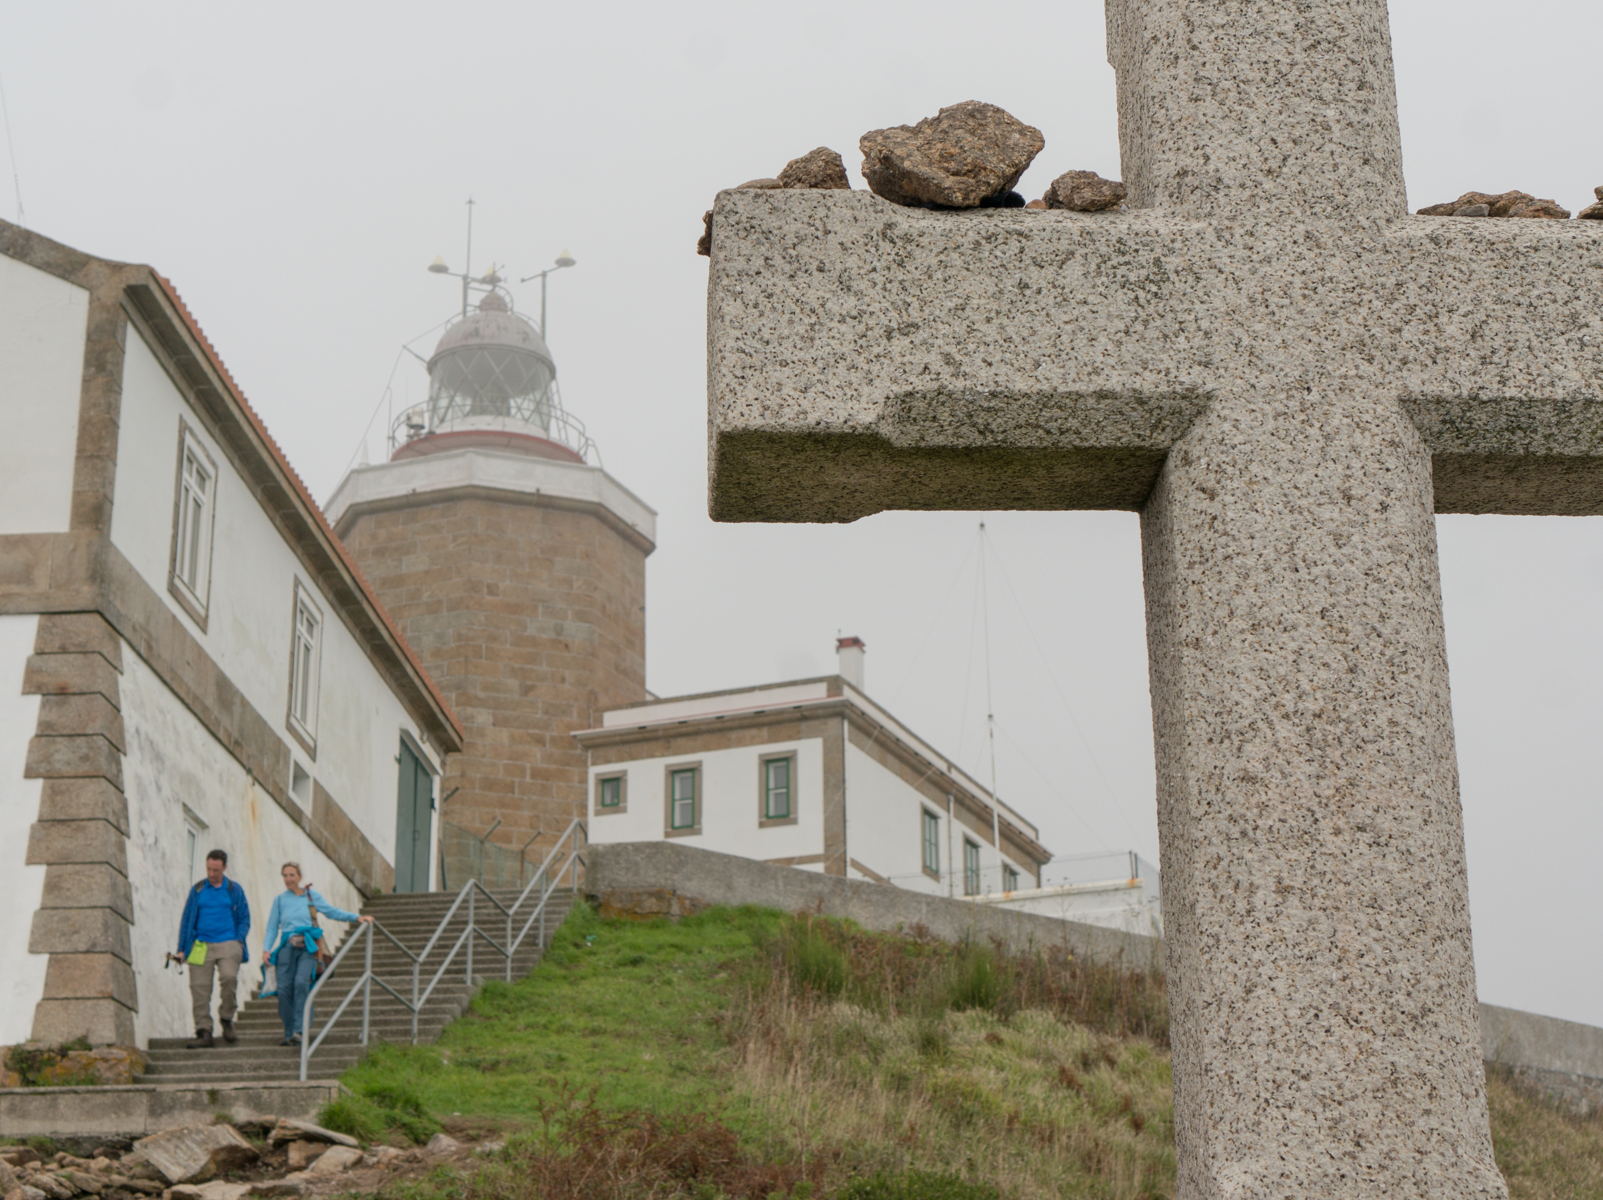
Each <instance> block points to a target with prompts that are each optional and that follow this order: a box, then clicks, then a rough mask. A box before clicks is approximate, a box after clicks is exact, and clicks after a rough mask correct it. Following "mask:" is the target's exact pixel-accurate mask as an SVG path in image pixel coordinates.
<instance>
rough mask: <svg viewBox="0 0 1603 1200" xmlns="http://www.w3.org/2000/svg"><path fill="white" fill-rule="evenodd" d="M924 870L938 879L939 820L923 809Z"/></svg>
mask: <svg viewBox="0 0 1603 1200" xmlns="http://www.w3.org/2000/svg"><path fill="white" fill-rule="evenodd" d="M923 813H924V825H923V834H924V839H923V840H924V869H925V870H926V871H928V872H929V873H930V874H932V875H934V876H936V877H937V878H939V877H940V874H941V819H940V818H939V817H938V816H936V815H935V814H934V813H932V812H930V810H929V809H927V808H926V809H924V810H923Z"/></svg>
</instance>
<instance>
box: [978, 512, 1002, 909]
mask: <svg viewBox="0 0 1603 1200" xmlns="http://www.w3.org/2000/svg"><path fill="white" fill-rule="evenodd" d="M980 620H981V622H982V624H983V626H984V629H985V728H986V733H987V735H988V736H989V738H990V743H991V841H992V844H993V845H994V846H995V847H996V874H997V880H998V882H997V888H998V890H1002V885H1001V879H1002V811H1001V805H1002V801H1001V799H1000V798H999V797H998V796H997V794H996V706H995V705H994V704H992V703H991V605H990V595H989V593H988V591H987V589H986V585H985V522H984V521H981V522H980Z"/></svg>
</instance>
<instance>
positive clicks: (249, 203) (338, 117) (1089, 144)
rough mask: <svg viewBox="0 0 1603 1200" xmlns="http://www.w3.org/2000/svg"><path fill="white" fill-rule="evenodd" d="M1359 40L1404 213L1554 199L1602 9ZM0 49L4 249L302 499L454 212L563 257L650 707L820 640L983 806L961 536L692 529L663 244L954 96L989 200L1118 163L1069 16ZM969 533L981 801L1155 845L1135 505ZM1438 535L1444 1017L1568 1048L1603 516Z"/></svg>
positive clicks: (795, 664)
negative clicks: (736, 196) (1449, 707)
mask: <svg viewBox="0 0 1603 1200" xmlns="http://www.w3.org/2000/svg"><path fill="white" fill-rule="evenodd" d="M1392 19H1393V47H1394V53H1395V58H1396V64H1397V80H1398V97H1399V103H1400V108H1401V115H1402V132H1403V151H1404V166H1405V169H1406V171H1407V177H1408V184H1409V203H1410V207H1411V208H1417V207H1419V206H1421V205H1424V204H1430V203H1434V202H1438V201H1441V200H1445V199H1451V198H1453V197H1455V196H1457V195H1459V194H1460V193H1461V192H1464V191H1467V190H1471V189H1475V190H1482V191H1492V192H1497V191H1502V190H1506V189H1508V188H1513V187H1518V188H1520V189H1522V190H1525V191H1528V192H1533V193H1535V194H1536V195H1538V196H1542V197H1553V198H1555V199H1557V200H1558V201H1559V202H1560V203H1561V204H1563V205H1564V206H1565V207H1567V208H1569V209H1571V210H1572V211H1573V210H1576V209H1579V208H1580V207H1582V206H1583V205H1585V204H1587V203H1590V202H1591V199H1592V193H1591V189H1592V187H1593V186H1594V185H1597V184H1603V133H1600V132H1599V130H1600V126H1599V124H1598V121H1597V119H1596V114H1597V106H1598V97H1597V95H1596V90H1597V86H1598V82H1599V73H1598V70H1597V65H1596V57H1595V55H1596V48H1597V47H1598V46H1599V45H1603V10H1600V9H1599V8H1598V6H1597V5H1596V4H1594V3H1582V2H1580V0H1555V2H1554V3H1549V4H1546V5H1542V6H1518V7H1517V8H1516V7H1515V6H1511V5H1506V4H1490V3H1484V2H1483V0H1460V2H1458V3H1452V4H1448V3H1429V4H1427V3H1419V2H1415V3H1397V4H1394V5H1393V13H1392ZM0 30H3V31H4V33H3V36H0V85H3V87H4V91H5V97H6V100H7V102H8V109H9V117H10V127H11V132H12V135H13V138H14V143H13V147H12V148H13V149H14V152H15V158H16V166H17V171H18V175H19V177H20V183H21V198H22V202H23V204H24V206H25V209H26V220H27V224H28V225H29V226H30V227H31V228H33V229H36V230H38V231H39V232H41V233H44V234H46V235H48V236H50V237H53V238H55V239H57V240H59V241H63V242H66V243H67V244H69V245H73V246H76V247H79V248H81V249H83V250H86V251H88V252H90V253H93V254H97V255H102V256H105V257H109V258H119V259H125V260H132V261H142V262H148V263H150V264H152V265H154V266H155V267H156V268H157V269H158V270H160V271H162V272H163V273H164V274H166V275H167V276H168V277H169V278H171V279H172V280H173V281H174V283H175V284H176V286H177V287H178V289H179V291H180V292H181V293H182V294H183V296H184V298H185V299H186V301H187V302H188V304H189V305H190V307H191V308H192V309H193V311H194V312H195V314H196V315H197V317H198V319H199V321H200V322H201V324H202V326H203V327H204V328H205V330H206V331H207V333H208V335H209V336H210V338H211V339H212V341H213V342H214V343H215V344H216V346H217V347H218V349H219V351H220V353H221V355H222V357H223V359H224V361H225V362H226V363H227V364H228V365H229V367H230V368H231V370H232V371H233V373H234V375H235V377H236V378H237V379H238V380H239V381H240V383H241V385H242V386H243V388H244V390H245V392H246V394H247V395H248V396H249V398H250V400H251V402H252V403H253V404H254V406H255V407H256V408H257V410H258V411H259V412H260V413H261V414H262V416H263V418H264V419H265V421H266V422H267V424H268V426H269V428H270V429H271V430H272V432H273V433H274V434H275V436H276V437H277V438H278V440H279V441H280V443H281V444H282V445H283V446H284V448H285V450H286V451H287V453H288V455H289V458H290V460H291V461H292V462H293V463H294V464H295V465H296V466H297V468H298V469H299V470H300V471H301V473H302V474H303V476H304V477H305V479H306V480H307V482H308V484H309V485H310V486H311V488H312V490H313V492H314V494H316V495H317V496H318V497H319V498H325V499H326V498H327V496H328V495H329V494H330V493H331V492H332V491H333V489H334V487H335V485H336V484H337V483H338V482H339V479H340V478H341V476H342V474H343V472H344V471H345V469H346V467H347V465H348V464H349V463H350V462H351V461H353V460H354V459H355V458H356V457H357V455H358V453H359V448H360V446H361V444H362V442H363V439H364V431H365V437H366V441H367V445H368V453H369V455H370V456H371V457H372V458H373V459H374V460H375V461H376V460H377V459H378V457H380V456H381V455H382V453H383V448H382V447H383V428H382V427H383V424H384V421H385V413H386V411H387V410H389V411H396V412H398V411H399V410H400V408H402V407H404V405H405V404H407V403H412V402H416V401H417V400H419V399H421V398H422V396H423V394H424V384H425V378H424V374H423V368H422V366H421V365H420V364H419V363H417V362H416V361H415V360H413V359H411V358H409V357H408V356H406V355H403V354H401V353H400V352H399V346H400V344H401V343H402V342H403V341H406V340H408V339H411V338H414V337H415V336H416V335H418V334H420V333H421V332H422V331H424V330H427V329H430V328H431V327H433V326H435V325H437V324H438V323H439V322H441V321H443V320H444V319H445V318H447V317H448V316H450V315H451V313H452V311H453V308H454V302H455V299H456V293H455V291H454V289H453V284H452V281H450V280H443V279H440V278H437V277H435V276H431V275H429V274H427V273H426V272H425V270H424V268H425V266H426V265H427V264H428V262H429V261H430V260H431V259H432V258H433V257H434V256H435V255H436V254H440V255H443V256H444V257H445V258H446V260H447V261H448V262H449V263H450V265H451V266H452V267H453V268H456V269H460V268H461V267H462V265H463V240H464V212H465V208H464V201H465V199H466V198H467V196H468V195H469V194H470V193H471V194H472V195H473V197H474V198H475V199H476V201H477V202H478V204H477V208H476V226H475V237H474V261H473V264H472V265H473V267H474V268H475V269H476V270H482V269H484V268H485V267H487V266H488V265H489V264H490V262H491V261H492V259H493V261H494V262H495V263H496V264H498V265H502V264H504V267H505V269H504V270H503V271H502V273H503V274H504V275H509V276H512V277H513V278H516V277H518V276H521V275H528V274H530V273H532V272H533V271H535V270H539V269H541V268H543V267H545V266H548V265H549V264H550V263H551V260H552V259H553V258H554V257H555V256H556V255H557V253H558V252H559V251H560V250H562V249H564V248H568V249H571V251H572V253H573V255H574V256H575V257H576V258H577V260H578V266H577V267H576V268H574V269H573V270H569V271H563V272H561V273H560V274H559V275H557V276H555V277H554V278H553V280H552V284H551V320H550V330H549V332H550V338H549V340H550V343H551V347H552V351H553V353H554V355H555V357H556V360H557V365H558V371H559V375H560V379H561V381H562V387H563V394H564V397H565V399H566V402H567V405H568V407H569V409H570V410H571V411H573V412H574V413H576V414H577V415H578V416H579V417H581V418H582V419H583V420H584V421H585V422H586V423H587V424H588V426H589V428H590V431H591V433H592V434H593V435H594V436H595V437H596V438H597V440H598V442H599V443H600V445H601V448H602V453H603V456H604V460H605V465H606V467H607V469H608V470H609V471H610V472H611V473H612V474H613V475H615V476H616V477H617V478H618V479H619V480H620V481H622V482H623V483H624V484H625V485H626V486H628V487H629V488H631V489H632V490H633V491H635V492H636V493H637V494H638V495H640V496H641V497H642V498H643V499H644V500H645V501H646V502H648V503H649V504H651V505H653V506H654V507H655V508H656V509H657V510H658V511H659V513H660V518H659V543H658V549H657V551H656V553H655V555H653V557H652V558H651V560H650V563H649V570H648V616H649V623H648V648H647V655H648V659H647V661H648V682H649V685H650V687H651V688H652V689H653V690H654V691H655V692H657V693H658V694H661V695H671V694H676V693H682V692H690V691H701V690H709V689H713V688H720V687H732V686H738V685H742V684H749V683H759V682H767V681H772V680H776V679H782V678H792V677H798V676H805V675H813V674H820V673H824V672H826V671H830V670H833V644H834V641H833V639H834V637H835V636H836V634H837V633H847V634H857V635H859V636H861V637H863V638H864V639H865V640H866V642H867V643H868V668H867V673H868V688H869V691H870V693H871V694H872V695H874V696H875V698H876V699H878V700H880V701H881V702H882V703H884V704H885V705H886V706H887V707H888V708H889V709H890V710H891V711H892V712H894V713H896V714H897V715H898V716H899V717H901V718H902V719H903V720H905V721H907V722H908V723H909V724H911V725H912V727H913V728H914V729H916V730H918V731H919V732H920V733H921V734H922V735H923V736H924V737H926V738H928V739H929V740H931V741H932V742H933V743H934V744H935V745H937V746H938V747H941V748H942V749H944V750H945V751H947V752H948V753H950V754H953V755H954V756H955V757H957V758H958V759H959V760H960V761H962V762H963V763H964V765H965V766H966V767H967V768H968V769H970V770H971V771H975V772H977V773H979V775H980V777H981V778H985V777H986V775H987V774H988V765H987V764H986V762H985V760H984V759H983V757H982V755H983V753H984V750H985V744H984V739H983V732H984V714H985V686H984V655H983V646H984V632H985V631H984V628H983V624H982V622H981V620H980V604H979V591H978V588H979V583H980V580H979V577H978V573H977V571H978V563H979V560H980V556H979V552H978V535H977V532H976V530H977V525H978V522H979V521H980V520H981V519H982V515H981V514H962V513H944V514H906V513H893V514H883V515H880V516H877V517H873V518H869V519H867V520H864V521H860V522H858V523H856V524H855V525H851V526H844V527H818V526H784V527H780V526H730V525H724V526H719V525H714V524H712V523H711V522H710V521H709V520H708V519H707V516H706V493H705V471H706V452H705V441H706V425H705V420H706V417H705V307H704V305H705V296H706V269H707V260H706V259H703V258H698V257H697V256H696V255H695V253H694V244H695V240H696V237H697V235H698V234H699V232H700V217H701V213H702V211H703V209H705V208H707V207H708V206H709V205H710V203H711V200H712V197H713V194H714V192H715V191H717V190H718V189H719V188H721V187H727V186H730V185H733V184H735V183H738V182H741V181H742V180H745V179H748V178H751V177H753V176H761V175H772V174H776V173H777V172H778V171H779V169H780V168H781V167H782V166H783V165H784V164H785V162H786V161H787V160H788V159H790V158H793V157H795V156H797V155H799V154H802V153H805V152H806V151H808V150H810V149H812V148H813V147H815V146H818V145H828V146H830V147H832V148H834V149H836V150H838V151H840V152H841V154H842V155H843V157H844V158H845V160H846V163H847V166H848V169H849V170H850V171H851V173H852V176H853V181H854V184H856V185H858V186H861V182H860V179H859V177H858V174H857V168H858V165H859V162H860V156H859V155H858V154H857V152H856V142H857V138H858V136H859V135H860V134H862V133H863V132H864V131H866V130H868V129H872V128H877V127H880V126H884V125H891V124H899V123H903V122H911V121H915V120H917V119H919V118H921V117H924V116H928V115H931V114H933V113H934V111H935V110H936V109H937V108H938V107H940V106H941V105H944V104H950V103H954V102H956V101H958V100H965V99H982V100H988V101H991V102H993V103H996V104H1000V105H1002V106H1003V107H1004V108H1006V109H1008V110H1009V111H1010V112H1012V113H1013V114H1014V115H1015V116H1017V117H1019V118H1021V119H1022V120H1025V121H1028V122H1030V123H1031V124H1034V125H1036V126H1037V127H1039V128H1040V129H1041V130H1042V131H1043V133H1044V134H1045V136H1046V150H1045V151H1044V152H1043V153H1042V154H1041V156H1040V157H1039V158H1038V159H1037V160H1036V164H1035V166H1033V167H1032V168H1031V170H1030V171H1029V173H1028V174H1027V175H1026V176H1025V178H1024V180H1023V182H1022V184H1021V188H1020V190H1022V191H1024V192H1025V194H1026V195H1032V196H1033V195H1039V194H1040V193H1041V191H1042V190H1044V188H1045V185H1046V184H1047V183H1048V182H1049V181H1050V180H1051V179H1052V178H1053V177H1055V176H1056V175H1058V174H1059V173H1061V172H1062V171H1065V170H1068V169H1071V168H1089V169H1093V170H1097V171H1099V172H1101V173H1102V174H1103V175H1105V176H1109V177H1115V178H1116V177H1118V176H1119V174H1120V171H1119V155H1118V142H1117V129H1116V126H1115V118H1114V91H1113V73H1112V70H1111V69H1110V68H1109V67H1108V66H1107V63H1106V53H1105V42H1104V31H1103V14H1102V9H1101V5H1100V4H1097V3H1090V2H1081V3H1068V4H1043V3H1020V4H1014V5H1010V6H1006V7H1005V8H1002V7H998V6H994V5H977V4H972V3H969V4H954V3H938V2H923V3H918V4H911V3H903V4H896V5H889V4H863V3H852V4H842V3H811V4H807V5H789V6H783V7H781V6H777V5H754V4H749V3H745V4H734V3H729V4H700V5H690V4H683V5H671V6H670V5H645V4H626V5H607V6H602V5H572V4H569V5H563V6H554V5H531V4H527V3H519V4H503V3H479V4H475V5H473V6H461V5H440V4H434V5H423V4H416V3H389V4H385V5H366V6H361V7H358V6H354V5H327V4H316V5H313V4H285V3H281V4H277V5H273V6H255V7H254V8H250V9H247V8H244V7H239V6H212V5H202V4H195V3H191V4H175V3H154V2H150V0H147V2H146V3H143V4H140V5H138V6H113V5H110V4H78V3H61V4H40V3H17V2H13V0H0ZM3 136H4V135H3V131H0V139H3ZM15 209H16V200H15V197H14V195H13V189H12V181H11V160H10V158H9V157H0V214H3V215H5V216H7V217H15V215H16V212H15ZM1599 232H1600V234H1603V230H1600V231H1599ZM518 296H519V301H520V304H521V305H522V306H523V307H524V308H525V309H526V310H528V309H532V308H534V307H536V306H537V305H538V293H537V292H536V291H534V290H533V288H532V287H530V288H525V289H522V290H521V291H519V292H518ZM1498 299H1499V298H1498V297H1495V296H1488V297H1486V298H1485V301H1486V303H1487V304H1488V305H1489V306H1495V305H1496V304H1497V303H1498ZM416 348H417V349H419V350H420V351H421V352H422V353H423V354H424V355H425V356H426V355H427V353H428V352H429V350H430V349H431V348H432V338H424V339H422V340H421V341H419V342H417V343H416ZM387 387H388V388H389V389H390V399H389V400H388V401H387V400H386V388H387ZM5 402H6V403H8V404H11V403H18V402H20V401H19V398H16V397H7V398H6V401H5ZM375 412H376V413H377V420H376V421H374V420H372V418H373V416H374V414H375ZM983 519H984V520H985V521H986V522H987V526H988V534H989V538H990V544H991V551H990V554H989V557H988V558H987V578H986V580H985V589H986V592H985V594H986V599H987V600H988V608H989V618H990V619H989V627H990V643H991V665H992V669H991V684H992V690H993V693H994V705H995V712H996V717H997V726H998V729H999V731H1000V733H999V741H998V747H997V772H998V778H999V781H1000V787H1001V792H1002V794H1003V796H1004V797H1005V798H1006V799H1007V800H1008V801H1009V802H1010V803H1012V804H1013V805H1014V806H1016V807H1018V808H1019V809H1021V810H1022V811H1023V812H1025V813H1026V814H1027V815H1029V816H1031V817H1033V818H1034V819H1035V820H1036V821H1037V822H1038V823H1039V824H1040V825H1041V828H1042V834H1043V839H1044V841H1045V842H1046V843H1047V845H1048V846H1050V847H1051V848H1052V849H1054V850H1055V851H1057V852H1058V853H1062V854H1072V853H1081V852H1087V851H1094V850H1104V849H1112V850H1122V849H1126V848H1134V849H1136V850H1139V851H1140V852H1141V853H1142V854H1144V855H1145V856H1147V857H1148V858H1150V859H1156V858H1157V856H1158V855H1157V849H1158V848H1157V835H1156V822H1155V817H1154V809H1153V768H1152V736H1151V718H1150V711H1149V708H1148V700H1147V678H1146V648H1145V632H1144V625H1143V614H1142V601H1141V580H1140V560H1139V544H1138V532H1137V523H1136V518H1135V517H1134V516H1133V515H1130V514H1119V513H1113V514H1106V513H1033V514H1032V513H993V514H989V515H983ZM1438 529H1439V539H1440V547H1441V561H1442V574H1443V591H1444V596H1445V603H1446V619H1447V636H1448V647H1449V655H1450V666H1451V670H1452V686H1453V699H1454V709H1455V718H1456V723H1457V730H1458V738H1459V762H1460V768H1461V773H1462V788H1463V798H1464V810H1465V825H1466V836H1467V841H1468V848H1469V861H1470V887H1471V899H1472V911H1473V917H1474V924H1475V948H1476V957H1477V967H1478V972H1479V980H1480V991H1481V995H1482V998H1483V999H1486V1000H1489V1001H1491V1002H1493V1003H1499V1004H1507V1005H1511V1006H1514V1007H1518V1008H1525V1009H1529V1010H1532V1011H1536V1012H1542V1013H1548V1014H1551V1015H1556V1016H1562V1017H1567V1018H1570V1019H1573V1020H1580V1021H1587V1022H1590V1023H1594V1024H1603V929H1600V927H1599V926H1600V922H1599V921H1598V919H1597V918H1598V915H1599V913H1600V900H1603V882H1600V873H1599V871H1598V870H1597V868H1596V866H1595V865H1594V864H1595V862H1596V860H1597V858H1598V856H1599V854H1600V852H1603V803H1600V802H1603V782H1600V780H1603V749H1600V745H1603V738H1600V737H1599V736H1598V728H1599V721H1600V718H1603V632H1600V631H1599V621H1598V617H1599V614H1600V609H1603V606H1600V601H1603V518H1569V519H1564V518H1494V517H1479V518H1468V517H1454V518H1443V519H1441V520H1440V521H1439V522H1438ZM1420 886H1421V887H1426V886H1429V885H1428V881H1425V880H1421V881H1420Z"/></svg>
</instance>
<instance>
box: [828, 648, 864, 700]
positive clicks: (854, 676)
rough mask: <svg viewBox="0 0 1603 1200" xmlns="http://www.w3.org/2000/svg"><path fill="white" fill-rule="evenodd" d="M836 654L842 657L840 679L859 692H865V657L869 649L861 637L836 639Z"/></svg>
mask: <svg viewBox="0 0 1603 1200" xmlns="http://www.w3.org/2000/svg"><path fill="white" fill-rule="evenodd" d="M835 653H836V654H837V655H839V656H840V677H841V678H842V679H844V680H845V681H846V682H847V683H849V684H851V685H852V686H853V687H854V688H856V689H857V690H858V691H860V692H861V691H863V690H864V689H863V656H864V655H866V654H867V653H868V647H867V646H865V645H863V639H862V638H860V637H843V638H836V639H835Z"/></svg>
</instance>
